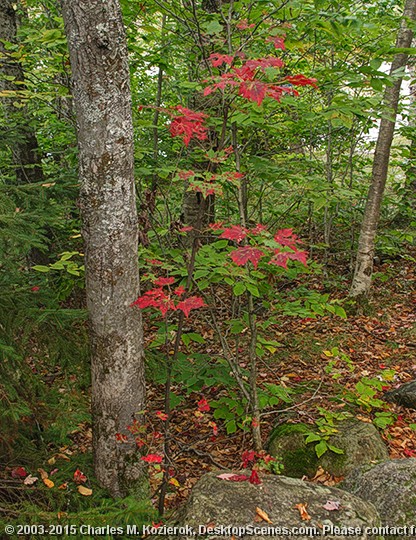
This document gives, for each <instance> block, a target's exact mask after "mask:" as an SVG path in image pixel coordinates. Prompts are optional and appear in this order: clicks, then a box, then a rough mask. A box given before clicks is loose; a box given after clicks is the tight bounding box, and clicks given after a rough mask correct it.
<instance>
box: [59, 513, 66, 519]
mask: <svg viewBox="0 0 416 540" xmlns="http://www.w3.org/2000/svg"><path fill="white" fill-rule="evenodd" d="M57 516H58V519H62V518H66V517H68V514H67V513H66V512H58V514H57Z"/></svg>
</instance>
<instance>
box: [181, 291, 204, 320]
mask: <svg viewBox="0 0 416 540" xmlns="http://www.w3.org/2000/svg"><path fill="white" fill-rule="evenodd" d="M204 306H205V302H204V300H203V299H202V298H201V297H200V296H190V297H189V298H186V299H185V300H182V301H181V302H179V303H178V304H177V306H176V309H180V310H181V311H183V312H184V313H185V317H189V313H190V312H191V310H192V309H198V308H201V307H204Z"/></svg>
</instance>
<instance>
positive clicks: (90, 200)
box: [62, 0, 145, 497]
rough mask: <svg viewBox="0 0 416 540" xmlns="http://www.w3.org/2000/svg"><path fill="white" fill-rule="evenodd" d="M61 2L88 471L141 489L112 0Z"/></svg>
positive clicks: (131, 233) (123, 64)
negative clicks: (76, 182)
mask: <svg viewBox="0 0 416 540" xmlns="http://www.w3.org/2000/svg"><path fill="white" fill-rule="evenodd" d="M62 8H63V16H64V22H65V29H66V34H67V37H68V46H69V52H70V61H71V68H72V86H73V96H74V102H75V112H76V116H77V133H78V147H79V170H80V171H79V174H80V182H81V191H80V208H81V217H82V222H83V225H82V232H83V237H84V241H85V263H86V264H85V268H86V293H87V307H88V312H89V321H90V343H91V372H92V416H93V448H94V466H95V473H96V476H97V479H98V481H99V483H100V485H101V486H103V487H105V488H108V489H109V491H110V493H111V494H112V495H113V496H116V497H117V496H125V495H126V494H127V493H135V494H137V495H142V494H143V489H144V486H145V481H144V469H143V467H142V464H141V462H140V456H139V454H138V452H137V447H136V444H135V441H134V436H133V435H132V434H131V433H130V431H129V430H128V426H131V425H132V424H133V422H135V421H137V422H139V423H140V421H141V416H142V411H143V409H144V404H145V382H144V363H143V346H142V321H141V315H140V311H139V310H138V309H137V308H132V307H130V305H131V303H132V302H133V301H134V300H135V299H136V298H137V296H138V294H139V279H138V266H137V249H138V227H137V209H136V192H135V183H134V172H133V124H132V112H131V93H130V81H129V68H128V57H127V47H126V39H125V32H124V27H123V22H122V17H121V11H120V6H119V2H118V0H106V2H103V1H102V0H82V1H80V0H62ZM117 433H120V434H123V435H124V436H125V437H127V442H123V443H120V442H118V441H117V439H116V434H117Z"/></svg>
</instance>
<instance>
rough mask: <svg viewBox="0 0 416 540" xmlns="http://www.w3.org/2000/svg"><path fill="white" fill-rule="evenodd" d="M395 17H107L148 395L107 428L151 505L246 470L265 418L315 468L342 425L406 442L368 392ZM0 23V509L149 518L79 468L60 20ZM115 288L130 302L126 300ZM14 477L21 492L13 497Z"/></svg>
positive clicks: (395, 209) (409, 253)
mask: <svg viewBox="0 0 416 540" xmlns="http://www.w3.org/2000/svg"><path fill="white" fill-rule="evenodd" d="M70 3H71V2H68V4H70ZM73 3H74V2H73ZM93 3H94V2H92V4H93ZM110 4H111V3H110ZM413 4H414V3H413V2H410V1H408V2H407V3H406V6H405V9H407V10H408V11H406V12H405V13H406V16H403V8H404V6H403V3H402V2H396V1H385V2H384V1H377V2H374V3H372V4H368V3H361V2H356V3H354V4H353V5H350V3H346V2H345V3H343V2H330V1H326V0H316V1H315V2H303V1H302V2H297V1H290V0H289V1H287V2H283V3H281V2H274V1H264V2H263V1H257V2H253V3H251V2H248V1H239V2H222V3H221V2H217V1H215V0H212V1H203V2H202V3H197V2H194V1H189V2H188V1H183V2H169V3H165V2H159V1H150V0H149V1H144V2H139V1H137V2H136V1H129V2H127V1H122V2H121V8H122V11H123V20H124V25H125V28H126V37H127V46H128V66H129V70H130V81H131V98H132V111H133V118H132V120H133V128H134V131H133V132H132V133H133V137H134V177H135V188H136V193H137V213H138V217H137V220H138V224H139V247H138V261H139V267H140V281H141V296H139V298H138V300H137V305H138V306H139V308H141V309H143V310H144V311H143V325H144V345H145V359H146V362H145V363H146V379H147V383H148V392H147V403H146V405H144V409H143V411H137V413H140V415H142V414H144V415H145V418H146V420H145V421H143V422H142V423H141V424H140V426H138V425H137V424H134V423H133V424H132V425H127V424H126V425H124V426H121V427H120V429H119V430H118V429H117V430H116V431H115V432H114V434H113V435H112V436H111V445H112V448H113V450H114V452H119V448H120V447H123V444H125V443H127V442H128V441H129V440H130V439H132V438H133V440H134V444H135V448H136V447H137V448H139V450H140V452H141V455H142V457H144V458H147V459H144V460H141V461H142V464H143V462H144V463H146V461H147V462H148V463H150V464H151V465H150V467H151V473H150V476H151V488H152V489H151V494H150V497H149V498H151V499H153V502H155V503H156V506H158V509H159V513H160V514H163V512H164V511H165V509H166V508H171V507H173V506H175V505H176V504H178V501H180V500H183V499H184V498H186V496H187V495H188V494H189V489H190V487H191V486H192V485H193V483H194V481H195V479H196V478H197V477H198V475H200V474H201V472H203V471H204V470H206V469H207V468H208V467H210V466H212V465H213V464H214V465H216V466H218V464H220V466H234V467H235V466H236V465H239V462H240V461H241V454H242V452H243V451H245V450H251V449H252V448H254V449H255V450H256V452H258V453H259V454H260V455H261V456H266V454H262V452H263V447H264V444H265V441H266V439H267V435H268V432H269V431H270V428H271V427H272V424H273V421H272V418H275V417H276V416H273V415H276V414H277V413H278V412H279V411H282V410H283V409H287V408H289V409H292V410H294V411H296V412H297V414H298V415H299V417H301V416H302V417H304V416H305V415H307V418H308V421H309V422H310V424H311V430H312V431H313V430H315V431H316V432H317V433H320V435H319V438H318V439H315V441H313V442H314V443H315V444H316V448H317V453H319V452H325V451H334V450H333V449H332V450H331V449H330V448H329V447H328V443H327V440H328V439H327V435H328V433H329V431H330V429H331V426H332V427H333V425H334V422H336V421H337V420H339V419H341V418H342V417H343V415H344V416H345V415H348V414H350V415H359V416H361V417H363V416H364V417H365V418H367V420H369V421H373V422H374V423H375V424H376V426H377V427H378V428H380V429H381V430H383V432H384V436H385V437H386V439H387V440H389V436H391V430H394V429H395V430H397V429H400V430H401V432H400V433H401V438H400V444H402V446H401V452H407V454H406V453H405V454H404V455H413V452H414V451H415V449H416V445H415V438H414V435H413V431H414V427H415V425H414V424H413V423H412V418H411V416H408V417H405V418H403V416H402V417H401V418H399V424H397V422H398V417H397V414H395V413H394V411H393V412H392V411H391V408H389V407H387V406H386V405H385V404H384V403H383V402H382V401H381V400H380V392H381V391H383V390H385V389H387V388H389V387H391V385H393V384H395V383H396V382H398V381H401V380H407V379H408V378H410V377H411V376H412V373H413V372H412V369H413V368H412V367H411V362H409V359H410V357H411V353H412V347H414V341H412V339H413V340H414V338H412V332H414V311H413V310H412V301H413V300H414V274H413V271H414V270H413V267H412V263H414V260H415V259H414V253H415V252H414V235H415V230H416V227H415V221H414V219H415V218H414V210H415V206H416V201H415V197H416V181H415V169H414V164H413V159H414V157H413V156H414V145H415V140H416V139H415V128H414V120H413V118H414V100H413V94H412V90H413V86H412V85H413V81H412V77H413V70H414V67H413V64H414V60H413V58H414V53H415V52H416V51H415V49H414V48H412V47H411V43H409V44H408V45H407V46H406V47H400V46H399V45H400V43H401V42H400V41H399V38H400V29H401V28H402V29H403V27H404V26H405V27H406V28H408V29H410V31H412V29H413V25H414V22H413V21H412V19H414V16H412V13H413V12H414V10H415V6H414V5H413ZM1 10H2V11H1V20H0V23H1V24H0V30H1V32H2V35H1V36H0V38H1V40H2V41H1V43H2V44H1V54H2V56H1V61H2V63H1V85H0V91H1V94H0V95H1V98H2V109H1V113H0V122H1V126H2V138H1V141H0V170H1V183H0V208H1V210H0V220H1V225H2V227H1V229H0V242H1V253H0V270H1V272H0V280H1V290H2V295H1V300H0V353H1V355H2V363H1V366H0V370H1V375H2V378H1V383H0V392H1V393H0V397H1V401H0V407H1V419H2V432H1V434H0V443H1V450H2V455H3V456H4V463H2V464H3V465H4V471H3V472H4V486H6V487H4V486H2V491H1V493H2V504H3V506H4V514H5V515H6V518H8V519H10V518H15V517H16V515H17V514H19V515H21V512H22V511H23V512H24V516H25V517H26V518H27V520H28V522H36V520H37V519H38V517H39V515H42V519H43V520H45V521H48V520H49V521H50V522H54V520H55V521H56V517H57V515H59V519H61V520H62V523H72V522H74V520H75V521H76V520H87V521H88V520H89V521H90V522H91V523H98V524H102V523H103V520H104V521H105V520H107V521H112V522H114V520H116V522H117V520H118V521H119V522H120V523H132V522H134V521H137V520H139V521H140V520H149V519H152V518H153V519H157V518H156V511H155V510H153V509H152V507H151V506H149V504H148V503H147V502H146V500H145V501H143V500H139V499H138V498H137V497H133V496H131V495H130V496H128V490H127V491H124V490H123V489H121V488H120V491H119V492H118V488H117V489H116V490H115V492H114V488H112V486H113V484H112V483H111V484H107V485H106V482H105V481H103V480H102V478H101V479H100V478H99V476H100V475H99V474H98V483H97V480H96V479H95V477H94V473H93V468H92V459H91V445H92V441H91V439H92V433H91V413H90V386H91V378H90V367H89V356H90V353H89V347H88V338H87V333H88V323H87V310H86V307H87V304H86V294H85V285H84V281H85V279H84V274H85V265H84V258H85V257H84V250H85V247H86V246H85V243H84V241H83V238H82V234H81V221H80V207H82V201H83V199H82V195H81V199H80V198H79V190H80V184H79V179H78V152H77V142H76V118H75V107H74V102H73V98H72V96H71V62H70V59H69V54H68V46H67V39H66V33H65V29H64V23H63V19H62V13H61V7H60V6H59V5H58V3H56V2H53V1H49V0H46V1H44V2H40V1H34V0H33V1H32V0H25V1H23V0H22V1H21V2H19V3H16V4H15V3H13V2H5V3H4V6H3V7H2V8H1ZM409 10H410V11H409ZM411 10H413V11H411ZM10 21H12V22H11V23H10ZM66 32H68V29H66ZM407 38H409V36H407ZM106 47H107V45H106V44H105V43H104V45H103V48H106ZM395 60H399V61H400V62H401V65H400V66H399V67H398V68H397V67H396V68H395V70H394V72H393V73H392V72H391V70H390V66H391V65H392V62H394V61H395ZM402 78H405V79H406V80H407V81H408V86H407V87H408V89H409V96H404V95H403V94H402V97H401V99H400V100H399V103H398V112H399V121H398V122H396V126H395V127H396V131H395V137H394V140H393V146H392V148H391V152H390V146H389V145H388V149H387V156H386V155H385V154H384V158H385V159H386V158H387V165H388V166H389V168H388V177H387V186H386V189H385V192H384V196H383V204H382V206H381V210H380V216H377V219H376V223H375V226H377V225H378V233H377V237H376V243H375V245H374V246H370V248H371V249H370V250H369V257H370V258H371V268H370V271H369V272H368V271H367V274H366V275H368V277H372V279H373V289H374V290H373V291H372V292H374V294H375V296H374V298H373V300H372V302H369V300H368V298H369V296H368V290H367V291H365V295H364V296H365V299H364V300H363V299H362V298H360V299H359V300H357V298H356V296H357V295H356V294H355V292H356V291H357V288H356V287H355V289H354V286H353V287H351V283H352V282H353V275H354V270H356V259H357V246H358V242H359V237H360V230H361V227H362V223H363V215H364V212H365V208H366V202H367V201H368V197H369V187H370V186H371V184H372V182H373V181H374V150H375V145H376V142H377V134H378V126H379V125H380V123H381V124H382V123H383V121H384V122H387V123H389V125H390V126H391V125H393V127H394V122H393V120H394V116H395V114H394V110H393V109H394V108H395V107H394V106H393V107H392V102H389V99H390V98H391V90H392V89H394V88H396V89H397V86H398V87H399V89H400V84H398V83H401V80H402ZM110 82H111V81H110ZM78 137H79V133H78ZM385 173H386V174H387V166H386V167H385ZM81 180H82V179H81ZM370 193H371V190H370ZM120 202H121V203H122V202H123V201H122V200H121V201H120ZM81 210H82V211H85V212H88V208H87V209H85V205H84V208H81ZM84 216H85V214H84ZM84 221H85V217H84ZM378 221H379V223H378ZM373 225H374V223H373ZM374 232H375V228H374ZM84 236H85V235H84ZM84 240H85V238H84ZM104 247H105V246H104ZM373 264H375V272H374V273H373V268H372V266H373ZM355 274H356V275H357V270H356V271H355ZM152 291H153V292H152ZM155 291H156V292H155ZM387 291H388V294H387ZM128 292H129V294H130V295H133V297H132V298H131V302H132V303H133V301H134V300H135V299H136V298H137V295H138V291H134V290H132V291H128ZM359 292H360V293H361V292H362V291H359ZM412 295H413V296H412ZM147 308H155V309H153V310H152V309H147ZM129 309H130V310H138V307H134V306H131V307H130V306H129ZM347 314H348V316H347ZM137 324H138V327H137V334H138V335H140V334H141V324H142V323H141V321H140V319H138V323H137ZM351 335H352V336H353V338H352V341H351ZM363 335H365V336H366V338H367V339H364V338H363ZM380 344H382V349H380V347H381V345H380ZM321 379H323V381H324V382H322V380H321ZM115 390H116V391H117V388H116V389H115ZM137 390H138V391H139V389H137ZM120 399H121V400H122V399H123V394H122V393H121V397H120ZM389 430H390V431H389ZM201 434H202V435H201ZM198 438H199V439H201V441H200V442H201V443H202V447H198V445H196V446H195V444H196V443H195V440H197V439H198ZM403 442H404V444H403ZM207 444H208V446H207ZM204 448H205V450H203V449H204ZM207 448H208V451H207ZM392 451H393V452H398V450H397V448H396V449H395V448H392ZM117 455H118V454H117ZM402 455H403V454H402ZM184 456H185V457H184ZM195 456H196V458H195ZM2 461H3V459H2ZM264 461H265V462H267V461H268V460H267V459H266V460H264ZM184 462H185V463H184ZM152 463H153V464H152ZM266 464H267V463H266ZM96 466H97V465H96ZM269 468H274V472H277V471H278V470H279V466H278V464H276V463H274V464H273V463H272V465H270V463H269ZM38 469H40V470H42V471H43V473H39V470H38ZM55 469H57V470H56V471H55ZM36 471H37V472H36ZM52 471H54V473H53V474H52ZM96 472H97V469H96ZM29 473H30V474H31V476H32V478H33V476H35V475H37V476H39V475H40V476H39V480H38V481H37V482H39V486H38V485H37V484H36V481H34V482H33V485H30V482H26V483H23V479H24V478H27V477H28V475H29ZM32 473H33V474H32ZM45 475H46V476H45ZM53 476H55V478H53ZM10 478H12V481H10ZM9 481H10V482H12V483H11V484H10V485H9V484H8V482H9ZM42 481H43V483H42ZM46 481H49V482H52V484H53V486H51V485H50V484H49V485H48V482H46ZM19 482H20V483H19ZM22 485H23V486H26V488H25V490H23V491H24V492H22V491H21V490H20V491H19V489H20V488H21V487H22ZM100 485H101V487H100ZM103 485H104V487H103ZM105 487H106V488H109V491H110V493H111V492H112V491H113V493H112V494H113V495H123V498H122V499H121V500H117V501H114V500H113V499H111V498H109V496H108V492H107V491H106V490H105V489H104V488H105ZM17 488H19V489H17ZM59 488H62V489H59ZM79 488H84V489H86V490H87V493H86V494H85V493H84V494H83V493H82V489H81V490H80V489H79ZM126 495H127V497H125V496H126ZM97 501H98V507H97Z"/></svg>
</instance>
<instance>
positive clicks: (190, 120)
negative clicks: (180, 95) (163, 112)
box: [169, 105, 208, 146]
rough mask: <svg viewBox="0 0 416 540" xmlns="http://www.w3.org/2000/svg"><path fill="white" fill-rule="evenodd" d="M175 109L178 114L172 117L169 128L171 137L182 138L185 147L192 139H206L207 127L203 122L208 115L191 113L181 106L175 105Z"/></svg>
mask: <svg viewBox="0 0 416 540" xmlns="http://www.w3.org/2000/svg"><path fill="white" fill-rule="evenodd" d="M175 109H176V110H177V111H178V112H179V113H180V114H179V115H176V116H172V121H171V123H170V126H169V130H170V133H171V135H172V137H182V138H183V142H184V143H185V146H188V145H189V143H190V141H191V139H192V138H193V137H195V139H198V140H200V141H203V140H205V139H206V138H207V127H206V126H205V125H204V121H205V120H206V118H207V117H208V115H206V114H204V113H198V112H195V111H191V110H190V109H187V108H186V107H182V106H181V105H177V106H176V107H175Z"/></svg>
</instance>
